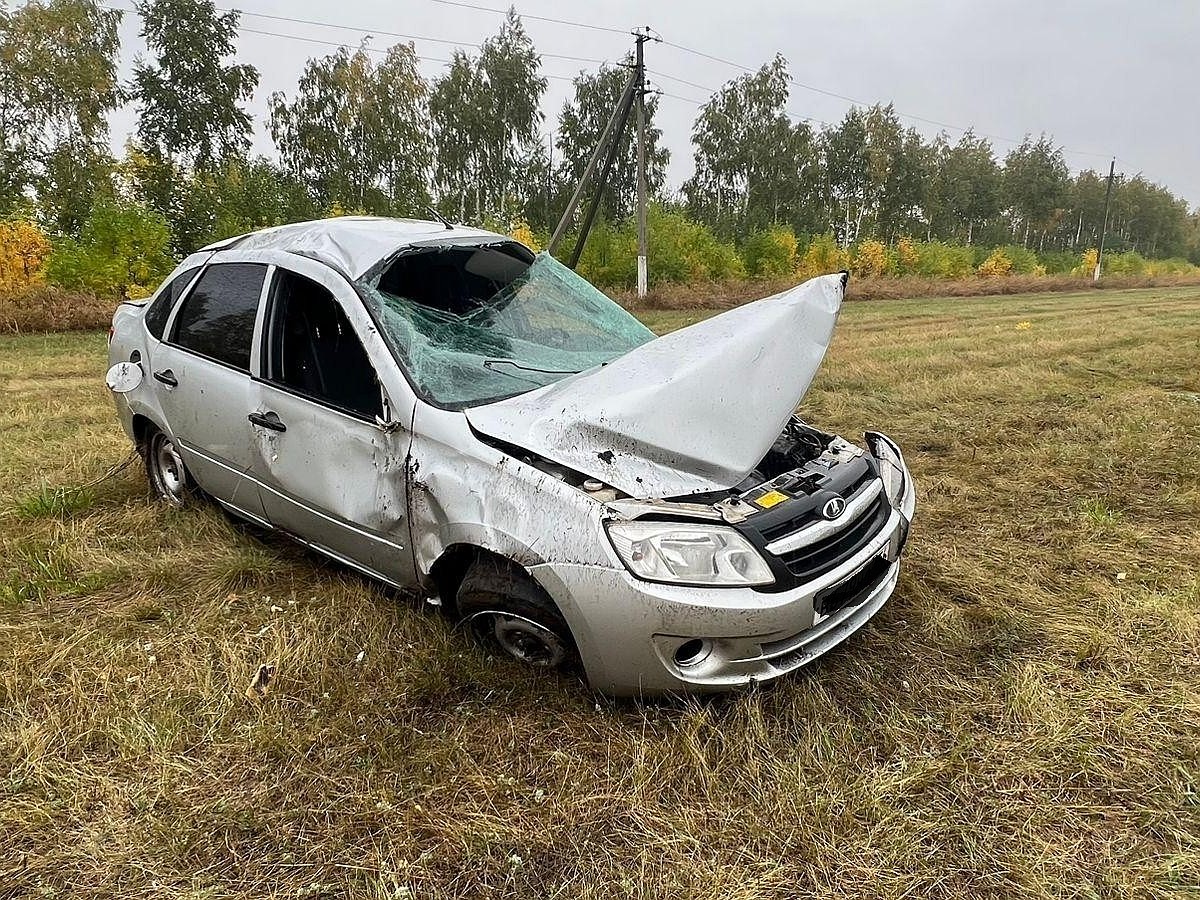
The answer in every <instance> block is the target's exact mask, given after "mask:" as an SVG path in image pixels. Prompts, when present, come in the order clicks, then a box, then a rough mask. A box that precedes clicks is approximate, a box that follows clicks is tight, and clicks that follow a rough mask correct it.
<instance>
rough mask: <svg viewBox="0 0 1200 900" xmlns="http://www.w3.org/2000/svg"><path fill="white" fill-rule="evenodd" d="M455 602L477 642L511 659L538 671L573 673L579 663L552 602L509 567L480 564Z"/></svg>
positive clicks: (496, 562) (568, 632)
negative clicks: (562, 669)
mask: <svg viewBox="0 0 1200 900" xmlns="http://www.w3.org/2000/svg"><path fill="white" fill-rule="evenodd" d="M457 601H458V611H459V614H460V615H461V616H462V619H463V621H464V622H465V623H466V624H467V625H469V626H470V628H471V631H472V632H473V633H474V634H475V636H476V637H478V638H479V639H480V640H481V641H482V642H483V643H484V644H485V645H487V646H489V647H491V648H492V649H493V650H495V651H497V652H499V653H500V654H501V655H503V656H506V657H508V658H509V659H512V660H515V661H517V662H520V663H524V664H525V665H527V666H533V667H534V668H538V669H559V668H570V667H572V666H574V665H575V664H576V663H577V662H578V660H579V653H578V651H577V650H576V649H575V642H574V641H573V640H572V639H571V629H570V628H569V627H567V623H566V620H565V619H563V617H562V613H560V612H559V611H558V607H556V606H555V605H554V601H553V600H551V599H550V598H549V597H548V596H546V593H545V591H543V590H542V589H541V587H539V586H538V585H537V583H536V582H534V581H533V579H532V578H530V577H529V576H528V575H527V574H525V572H523V571H521V570H520V569H518V568H517V567H516V566H514V565H512V564H511V563H506V562H504V561H501V560H496V559H492V558H488V557H483V558H480V559H477V560H476V561H475V562H474V563H472V564H471V568H470V569H469V570H468V571H467V574H466V576H465V577H464V578H463V580H462V584H461V585H460V586H459V588H458V597H457Z"/></svg>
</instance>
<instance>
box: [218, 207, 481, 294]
mask: <svg viewBox="0 0 1200 900" xmlns="http://www.w3.org/2000/svg"><path fill="white" fill-rule="evenodd" d="M488 237H499V235H494V234H493V233H492V232H490V231H481V230H480V229H478V228H467V227H465V226H461V225H455V226H453V227H451V228H447V227H446V226H445V225H443V224H441V223H440V222H426V221H423V220H421V219H387V218H382V217H379V216H338V217H336V218H332V219H320V220H318V221H315V222H297V223H295V224H292V225H279V226H277V227H275V228H264V229H263V230H262V231H254V232H251V233H250V234H243V235H239V236H238V237H233V238H228V239H226V240H223V241H217V242H216V243H213V244H209V245H208V246H207V247H205V248H203V249H204V250H205V251H210V252H211V251H216V250H226V249H229V248H230V247H237V248H238V249H239V250H283V251H285V252H289V253H299V254H302V255H304V256H310V257H313V258H314V259H319V260H320V261H321V262H324V263H326V264H328V265H330V266H333V267H334V268H335V269H337V270H338V271H340V272H342V273H343V274H345V275H346V276H348V277H349V278H350V279H352V280H356V279H358V278H361V277H362V276H363V275H365V274H366V273H367V272H368V271H369V270H370V269H371V267H372V266H374V265H376V264H377V263H379V262H380V261H381V260H384V259H387V258H388V257H389V256H392V255H393V254H394V253H396V252H397V251H399V250H402V249H404V248H405V247H408V246H412V245H414V244H422V243H426V242H429V241H433V242H436V243H441V242H452V241H455V240H458V239H462V238H488Z"/></svg>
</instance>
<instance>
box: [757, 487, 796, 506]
mask: <svg viewBox="0 0 1200 900" xmlns="http://www.w3.org/2000/svg"><path fill="white" fill-rule="evenodd" d="M787 498H788V496H787V494H781V493H780V492H779V491H767V492H766V493H765V494H763V495H762V496H761V497H759V498H758V499H757V500H755V501H754V502H755V503H757V504H758V505H759V506H761V507H762V508H763V509H770V508H771V507H772V506H778V505H779V504H780V503H782V502H783V501H784V500H786V499H787Z"/></svg>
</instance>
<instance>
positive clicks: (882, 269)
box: [850, 241, 889, 278]
mask: <svg viewBox="0 0 1200 900" xmlns="http://www.w3.org/2000/svg"><path fill="white" fill-rule="evenodd" d="M888 262H889V260H888V249H887V247H886V246H885V245H884V244H883V243H882V242H881V241H863V242H862V243H861V244H859V245H858V250H857V251H855V253H854V259H853V261H851V263H850V271H851V272H853V273H854V274H855V275H858V276H862V277H867V278H873V277H878V276H880V275H886V274H887V273H888V269H889V265H888Z"/></svg>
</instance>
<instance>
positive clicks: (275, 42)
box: [107, 0, 1200, 206]
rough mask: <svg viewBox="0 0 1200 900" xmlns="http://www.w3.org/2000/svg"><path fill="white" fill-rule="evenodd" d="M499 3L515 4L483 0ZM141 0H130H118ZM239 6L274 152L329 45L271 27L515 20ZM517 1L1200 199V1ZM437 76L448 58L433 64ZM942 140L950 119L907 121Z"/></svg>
mask: <svg viewBox="0 0 1200 900" xmlns="http://www.w3.org/2000/svg"><path fill="white" fill-rule="evenodd" d="M468 2H472V3H474V4H475V5H479V6H489V7H494V8H501V7H503V6H505V4H504V3H503V2H502V0H468ZM107 3H108V5H110V6H112V7H114V8H118V7H129V6H130V5H131V4H130V2H129V0H107ZM217 3H218V6H222V5H225V4H229V3H236V4H237V8H239V9H241V10H242V13H243V16H242V23H241V24H242V27H243V31H242V35H241V39H240V46H239V57H240V59H241V60H242V61H244V62H249V63H252V64H254V65H255V66H257V67H258V69H259V71H260V72H261V76H262V77H261V81H260V83H259V88H258V91H257V93H256V94H255V97H254V101H253V104H252V107H251V111H252V112H253V114H254V117H255V128H256V136H255V150H257V151H259V152H263V153H266V154H268V155H272V156H273V155H274V148H273V146H272V143H271V139H270V137H269V135H268V134H267V133H266V129H265V126H264V124H263V119H264V116H265V112H266V101H267V97H268V96H269V95H270V94H271V93H272V92H274V91H278V90H282V91H284V92H286V93H287V94H288V95H289V96H291V95H292V93H293V92H294V89H295V84H296V81H297V78H298V77H299V75H300V72H301V70H302V69H303V66H304V62H305V60H306V59H307V58H309V57H310V56H319V55H324V54H325V53H329V52H332V51H333V50H334V47H333V46H322V45H321V44H317V43H309V42H305V41H300V40H294V39H289V38H286V37H279V36H276V35H263V34H255V33H251V32H250V29H253V30H255V31H269V32H275V33H277V34H287V35H295V36H302V37H305V38H308V39H310V40H319V41H329V42H331V43H332V44H335V45H336V44H338V43H346V44H347V45H349V46H357V45H358V43H359V41H360V40H361V38H362V37H363V36H364V35H366V34H372V33H373V32H374V33H375V36H374V37H373V38H372V39H371V41H370V44H369V46H371V47H375V48H380V49H382V48H386V47H387V46H388V45H390V44H391V43H394V42H396V40H397V38H394V37H390V36H386V35H383V34H379V33H378V32H380V31H392V32H403V33H407V34H412V35H419V36H424V37H430V38H439V39H441V40H443V41H447V40H448V41H455V42H462V43H463V44H465V45H470V44H477V43H479V42H480V41H482V40H484V39H485V38H486V37H488V36H489V35H491V34H493V33H494V32H495V31H496V30H497V28H498V27H499V25H500V22H501V19H502V16H501V14H499V13H490V12H481V11H476V10H472V9H465V8H461V7H457V6H451V5H446V4H443V3H439V2H435V0H339V2H337V3H330V2H322V0H217ZM516 7H517V11H518V12H519V13H521V14H523V15H524V16H525V17H526V19H525V24H526V27H527V28H528V30H529V33H530V34H531V35H532V37H533V40H534V43H535V44H536V46H537V49H538V50H539V51H540V52H542V53H546V54H561V55H565V56H577V57H587V58H589V59H608V60H616V59H618V58H619V57H620V56H621V54H622V53H623V52H625V51H626V50H627V49H628V48H629V47H630V46H631V44H632V38H631V37H629V36H627V35H624V34H617V33H610V32H605V31H598V30H593V29H585V28H578V27H571V26H567V25H562V24H556V23H553V22H545V21H538V20H536V19H532V18H529V17H530V16H547V17H553V18H560V19H571V20H575V21H579V22H588V23H592V24H596V25H604V26H608V27H613V28H617V29H628V28H630V27H632V26H634V25H649V26H651V27H653V28H654V29H656V30H657V31H658V32H660V33H661V34H662V36H663V37H664V38H665V39H666V40H667V41H669V42H671V43H673V44H678V45H682V46H683V47H688V48H692V49H694V50H698V51H702V52H704V53H708V54H711V55H714V56H718V57H722V58H724V59H727V60H732V61H734V62H737V63H740V64H742V65H746V66H752V67H757V66H759V65H761V64H762V63H763V62H764V61H766V60H768V59H770V58H771V57H772V56H773V55H774V54H775V53H776V52H777V51H778V52H781V53H783V54H784V56H785V57H786V58H787V60H788V62H789V63H790V66H791V74H792V77H793V78H794V79H795V80H796V81H797V82H801V83H803V84H804V85H808V86H811V87H813V88H819V89H821V90H824V91H830V92H833V93H836V94H841V95H844V96H846V97H852V98H854V99H855V100H859V101H862V102H864V103H872V102H876V101H882V102H888V101H891V102H893V103H895V105H896V109H897V111H898V112H900V113H901V115H902V116H905V115H906V116H909V117H920V118H921V119H926V120H934V121H937V122H941V123H945V124H947V125H953V126H955V128H953V129H949V128H948V129H946V130H947V132H948V133H949V134H950V136H951V138H952V139H956V138H957V136H958V135H959V134H960V133H961V131H960V129H962V128H966V127H969V126H973V127H974V128H975V130H976V132H977V133H981V134H986V135H989V136H992V137H993V138H994V140H993V145H994V147H995V149H996V153H997V155H998V156H999V157H1001V158H1002V157H1003V156H1004V154H1005V153H1007V152H1008V150H1009V149H1011V148H1012V146H1013V143H1012V142H1013V141H1019V140H1020V138H1021V136H1022V135H1023V134H1025V133H1026V132H1030V133H1032V134H1034V135H1037V134H1038V133H1040V132H1046V133H1047V134H1049V135H1052V136H1053V137H1054V139H1055V141H1056V142H1057V143H1059V144H1061V145H1063V146H1064V147H1065V148H1066V149H1067V153H1066V158H1067V163H1068V165H1070V167H1071V169H1072V171H1077V170H1079V169H1085V168H1095V169H1106V168H1107V165H1108V159H1107V158H1108V156H1110V155H1115V156H1116V157H1117V170H1118V171H1124V172H1128V173H1135V172H1142V173H1144V174H1145V175H1146V176H1147V177H1149V178H1150V179H1151V180H1153V181H1157V182H1159V183H1161V184H1164V185H1166V186H1167V187H1168V188H1170V189H1171V190H1172V191H1174V192H1175V193H1176V194H1180V195H1182V196H1184V197H1186V198H1187V200H1188V201H1189V202H1190V203H1191V205H1193V206H1196V205H1197V204H1200V105H1198V103H1197V90H1198V87H1200V0H1150V2H1142V3H1129V2H1128V0H1123V2H1116V0H1088V2H1083V0H1057V2H1056V0H1008V2H1005V3H1003V4H1001V3H997V2H995V0H904V2H894V0H893V2H887V0H873V2H869V0H777V2H766V0H736V2H730V0H690V2H687V0H664V2H649V0H640V2H638V0H605V2H590V3H578V2H564V0H557V2H556V0H520V2H518V3H517V4H516ZM252 13H265V14H270V15H275V16H287V17H292V18H300V19H311V20H314V21H320V22H337V23H339V24H340V25H342V26H346V27H338V28H331V27H323V26H319V25H307V24H298V23H295V22H285V21H279V20H273V19H268V18H260V17H256V16H254V15H252ZM139 29H140V26H139V22H138V19H137V16H136V15H134V14H133V13H132V12H128V13H126V15H125V17H124V21H123V24H122V27H121V37H122V71H123V74H124V75H125V77H128V74H129V71H130V68H131V66H132V63H133V59H134V56H135V54H136V53H138V52H141V50H142V43H141V40H140V38H139V36H138V31H139ZM416 46H417V53H418V54H420V55H422V56H425V57H431V58H438V59H447V58H448V57H449V54H450V52H451V51H452V49H453V48H452V47H451V46H450V45H448V44H445V43H435V42H432V41H428V40H418V41H416ZM646 60H647V68H648V69H649V71H650V74H651V78H652V80H653V81H654V82H655V85H656V86H657V87H659V88H661V89H662V90H663V91H664V92H666V93H669V94H673V95H676V96H677V97H682V98H688V100H704V99H705V97H706V96H707V92H706V91H705V90H703V89H702V88H701V87H694V86H691V85H686V84H682V83H680V82H679V81H676V80H669V79H668V78H667V77H666V76H674V77H675V78H677V79H683V80H684V81H688V82H694V83H695V84H696V85H701V86H703V88H717V87H720V85H721V84H722V83H724V82H725V81H727V80H728V79H730V78H733V77H735V76H736V75H738V74H739V70H738V69H736V68H732V67H731V66H728V65H724V64H722V63H718V62H715V61H713V60H711V59H706V58H704V57H701V56H698V55H696V54H694V53H688V52H686V51H684V50H681V49H679V48H678V47H674V46H669V45H667V44H665V43H664V44H650V45H648V46H647V50H646ZM422 68H423V70H424V72H425V75H426V76H427V77H430V78H432V77H433V76H436V75H437V74H438V73H439V72H440V71H442V69H443V68H444V66H443V64H442V63H440V62H437V61H433V60H430V61H427V62H423V63H422ZM581 68H595V65H594V64H593V63H587V62H578V61H573V60H569V59H553V58H547V59H544V60H543V71H544V73H545V74H546V75H547V76H548V77H549V89H548V90H547V93H546V97H545V102H544V112H545V114H546V122H545V124H544V130H545V131H546V132H547V133H549V131H550V130H551V129H552V128H553V127H554V125H555V123H556V121H557V115H558V110H559V109H560V108H561V106H562V103H563V101H564V99H566V97H567V96H569V94H570V90H571V85H570V82H569V78H570V77H571V76H572V75H574V74H577V73H578V71H579V70H580V69H581ZM788 105H789V110H790V111H791V112H792V113H794V114H796V115H797V116H808V117H811V118H813V119H817V120H823V121H826V122H836V121H837V120H839V119H840V118H841V117H842V116H843V115H844V113H845V111H846V109H847V108H848V106H849V104H848V103H847V101H846V100H843V99H839V98H837V97H831V96H828V95H826V94H822V93H818V92H816V91H813V90H807V89H805V88H803V87H801V86H800V85H799V84H795V85H793V86H792V94H791V100H790V102H789V104H788ZM696 111H697V110H696V106H695V105H694V104H692V103H689V102H687V101H686V100H681V99H675V97H668V96H664V97H663V98H662V99H661V101H660V106H659V118H658V124H659V125H660V127H661V128H662V130H663V133H664V136H665V140H666V144H667V146H668V148H669V149H670V151H671V164H670V169H669V185H670V186H671V187H672V188H677V187H678V186H679V185H680V184H682V182H683V181H684V180H685V179H686V178H687V177H688V175H689V174H690V173H691V170H692V156H691V148H690V145H689V135H690V132H691V126H692V122H693V120H694V118H695V115H696ZM904 121H905V123H906V124H909V125H913V126H915V127H917V128H918V129H919V130H920V131H922V132H923V133H925V134H926V135H927V136H931V135H933V134H936V133H937V131H938V130H939V127H938V126H937V125H932V124H928V123H927V122H922V121H919V120H918V119H914V118H906V119H904ZM133 123H134V112H133V110H132V109H123V110H121V111H119V112H118V113H117V114H115V116H114V118H113V142H114V145H115V146H117V147H120V146H121V145H122V144H123V142H124V139H125V136H126V135H127V134H129V132H130V131H131V129H132V127H133Z"/></svg>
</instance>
